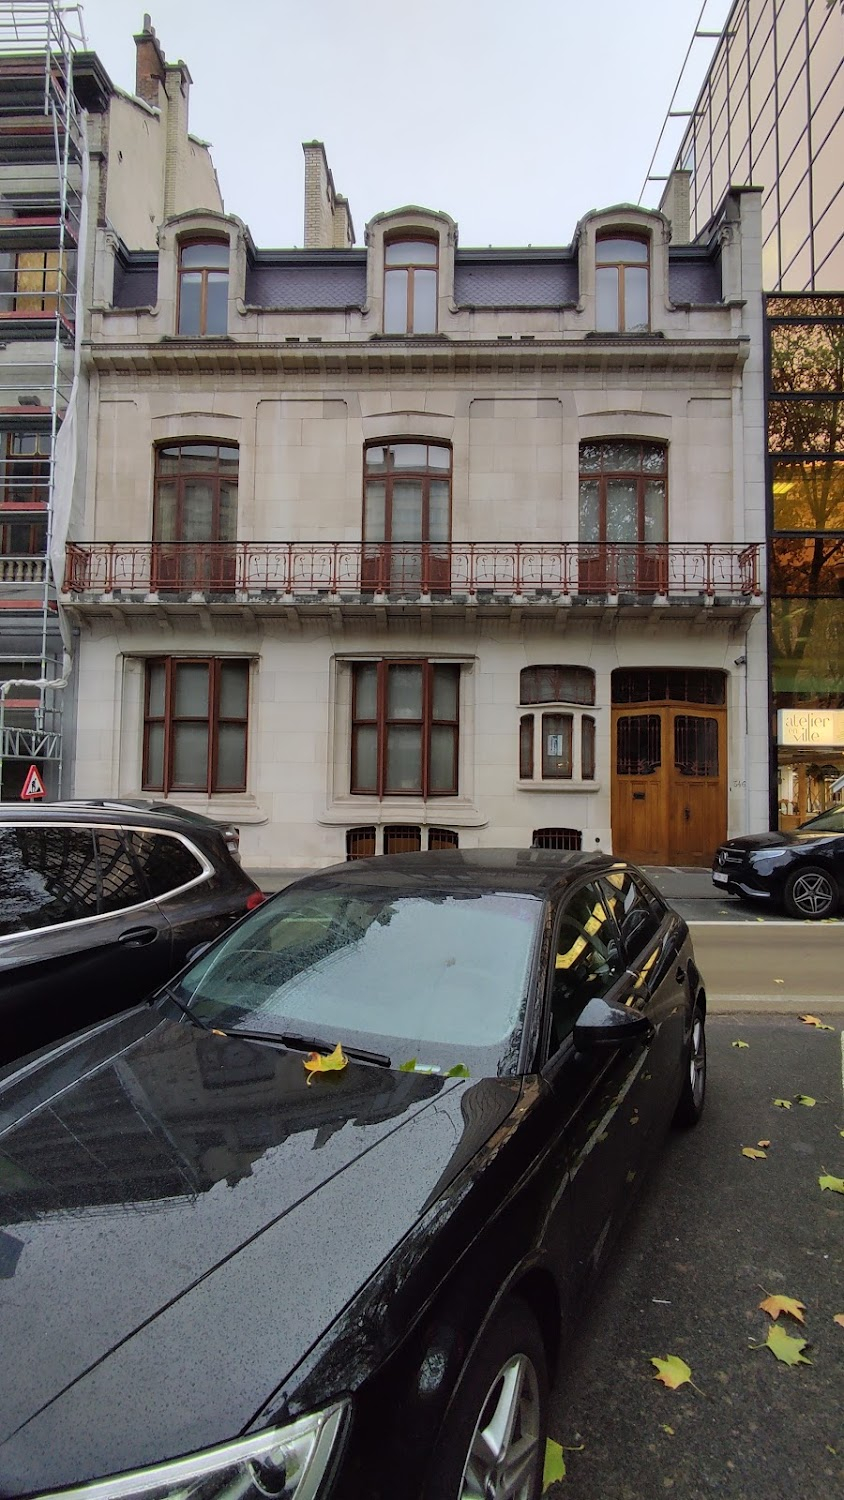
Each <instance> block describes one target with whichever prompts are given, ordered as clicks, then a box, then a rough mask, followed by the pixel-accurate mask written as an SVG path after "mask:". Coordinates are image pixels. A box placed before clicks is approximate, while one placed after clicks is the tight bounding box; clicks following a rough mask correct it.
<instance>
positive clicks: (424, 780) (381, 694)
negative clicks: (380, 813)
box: [350, 657, 461, 799]
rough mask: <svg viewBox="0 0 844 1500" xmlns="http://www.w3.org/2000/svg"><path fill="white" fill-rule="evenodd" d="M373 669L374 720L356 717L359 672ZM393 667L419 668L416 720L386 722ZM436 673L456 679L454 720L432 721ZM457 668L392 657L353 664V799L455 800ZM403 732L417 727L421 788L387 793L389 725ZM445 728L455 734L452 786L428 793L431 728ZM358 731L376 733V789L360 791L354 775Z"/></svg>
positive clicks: (458, 718) (457, 719) (458, 750)
mask: <svg viewBox="0 0 844 1500" xmlns="http://www.w3.org/2000/svg"><path fill="white" fill-rule="evenodd" d="M371 666H374V667H375V668H376V673H377V675H376V705H375V717H374V718H371V717H367V718H364V717H363V716H361V715H359V714H358V704H357V698H358V672H359V669H360V668H362V667H371ZM393 667H421V668H422V710H421V716H420V717H419V718H418V719H407V718H401V719H389V718H388V717H387V679H388V675H389V672H390V669H391V668H393ZM438 670H446V671H449V672H453V673H454V674H455V675H456V679H457V683H456V686H457V693H456V697H457V715H456V717H455V718H454V719H441V718H440V719H435V718H434V717H433V704H434V675H435V673H436V672H437V671H438ZM460 676H461V672H460V665H459V663H458V662H454V663H451V662H432V661H428V660H426V659H422V658H419V657H398V658H395V657H391V658H389V659H386V660H381V661H377V662H363V661H361V662H354V663H353V664H352V721H351V775H350V793H351V795H352V796H355V797H378V798H379V799H380V798H383V797H424V798H428V797H456V796H457V795H458V780H459V773H460ZM394 724H395V725H400V726H401V727H403V728H413V727H416V728H418V730H419V734H420V737H421V752H422V753H421V772H422V775H421V785H420V786H419V787H411V788H405V789H404V790H402V791H392V790H388V789H387V739H388V731H389V729H390V728H391V726H392V725H394ZM438 727H444V728H448V729H452V730H453V731H454V736H453V739H454V760H453V775H452V781H451V786H450V787H449V788H448V789H444V788H441V787H437V788H436V789H435V790H431V789H430V770H431V734H432V730H433V729H434V728H438ZM361 728H367V729H372V728H374V729H375V733H376V785H375V787H374V788H373V787H360V785H359V782H358V772H357V731H358V729H361Z"/></svg>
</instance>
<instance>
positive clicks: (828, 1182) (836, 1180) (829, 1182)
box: [818, 1172, 844, 1193]
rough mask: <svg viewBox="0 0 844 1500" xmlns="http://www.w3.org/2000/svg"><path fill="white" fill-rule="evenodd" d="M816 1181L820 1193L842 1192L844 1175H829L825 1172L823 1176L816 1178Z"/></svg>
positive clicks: (843, 1191)
mask: <svg viewBox="0 0 844 1500" xmlns="http://www.w3.org/2000/svg"><path fill="white" fill-rule="evenodd" d="M818 1182H819V1183H820V1189H821V1192H822V1193H823V1192H830V1193H844V1177H830V1175H829V1173H828V1172H825V1173H824V1175H823V1177H819V1178H818Z"/></svg>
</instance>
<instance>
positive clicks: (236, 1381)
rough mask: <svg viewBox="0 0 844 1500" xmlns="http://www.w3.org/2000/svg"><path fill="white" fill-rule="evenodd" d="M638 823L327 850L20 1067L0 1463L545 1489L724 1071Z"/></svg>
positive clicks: (170, 1485) (251, 1481)
mask: <svg viewBox="0 0 844 1500" xmlns="http://www.w3.org/2000/svg"><path fill="white" fill-rule="evenodd" d="M705 1015H706V998H705V994H704V989H703V985H702V981H701V977H700V975H699V973H698V970H697V968H696V966H695V962H694V956H693V953H692V947H691V943H690V941H689V935H688V931H687V928H686V925H685V923H684V922H683V920H682V919H681V918H680V917H678V916H677V915H675V914H674V913H672V912H671V911H669V910H668V909H667V908H666V907H665V905H664V904H663V902H662V901H661V899H660V897H659V896H658V895H657V893H656V892H655V891H654V890H653V889H652V888H651V887H650V885H649V884H648V883H647V882H646V881H645V879H644V878H643V877H642V876H640V875H639V873H638V872H637V871H635V870H633V869H631V868H630V867H628V866H626V865H624V864H622V863H618V862H613V861H612V860H611V859H609V858H607V857H603V856H601V857H593V856H582V855H565V854H563V855H561V854H555V853H549V852H546V851H540V850H524V851H513V850H503V851H494V850H493V851H481V852H477V853H458V852H454V853H443V854H418V855H405V856H397V857H395V858H392V859H390V858H387V859H378V860H367V861H360V862H358V863H353V864H348V865H345V866H341V867H339V868H336V869H332V870H327V871H324V872H322V873H320V874H318V875H314V876H312V877H309V878H307V879H305V880H303V881H300V882H299V883H297V884H296V885H294V886H290V887H288V888H287V889H286V890H285V891H283V892H281V893H280V894H279V895H278V896H276V897H274V898H273V899H272V900H270V901H268V902H267V903H266V904H265V905H264V906H263V907H261V908H259V909H258V910H257V911H256V912H254V913H253V914H252V915H251V916H250V917H248V918H247V919H246V920H245V921H243V922H241V923H240V924H239V925H238V926H237V927H236V928H234V929H233V930H232V931H231V932H230V933H229V934H227V935H226V936H224V937H223V938H222V939H220V940H219V941H218V942H217V943H215V944H214V945H213V947H211V948H210V949H209V950H208V951H207V952H205V953H204V954H202V955H200V956H199V957H197V958H196V959H195V961H194V963H193V964H192V965H191V966H190V967H189V968H187V969H186V970H184V971H183V972H182V973H181V974H180V975H179V976H178V978H177V979H176V980H175V981H173V983H172V984H171V986H169V987H168V989H167V990H166V991H164V992H162V993H161V994H160V995H159V996H158V997H157V998H156V999H155V1000H154V1001H153V1002H152V1003H150V1004H148V1005H145V1006H141V1007H139V1008H136V1009H135V1010H132V1011H129V1012H127V1013H125V1014H124V1015H123V1016H121V1017H119V1018H117V1019H114V1020H112V1021H109V1022H106V1023H104V1024H103V1025H101V1026H100V1027H99V1028H97V1029H94V1030H91V1031H89V1032H87V1033H85V1034H83V1035H82V1036H81V1037H78V1038H75V1039H74V1040H73V1041H71V1042H67V1043H65V1044H64V1045H63V1046H62V1047H60V1048H58V1049H56V1050H55V1051H53V1052H52V1053H50V1054H49V1055H47V1056H46V1057H44V1058H41V1059H40V1060H38V1061H35V1062H31V1063H30V1064H29V1065H27V1066H24V1067H22V1068H21V1069H20V1070H19V1071H18V1072H16V1073H14V1074H12V1075H11V1076H8V1077H7V1078H6V1080H5V1083H4V1084H2V1085H0V1132H2V1146H0V1151H1V1152H2V1155H0V1205H2V1229H0V1277H5V1278H7V1280H6V1281H5V1284H4V1291H3V1292H2V1296H0V1309H1V1310H2V1325H3V1329H4V1347H5V1348H6V1349H7V1350H10V1351H14V1355H13V1357H10V1358H8V1359H6V1360H4V1361H3V1366H2V1375H0V1495H2V1496H4V1497H11V1496H33V1495H51V1496H54V1495H55V1494H56V1493H57V1492H59V1493H60V1492H64V1491H67V1490H69V1489H72V1494H73V1500H153V1497H154V1500H176V1497H177V1496H179V1497H184V1496H195V1497H202V1500H212V1497H220V1500H222V1497H224V1496H225V1497H231V1496H237V1497H239V1500H261V1497H266V1496H274V1497H277V1500H316V1497H320V1500H322V1497H328V1496H331V1497H335V1500H336V1497H339V1500H352V1497H353V1500H376V1497H382V1500H396V1497H397V1496H401V1497H402V1500H405V1497H407V1500H411V1497H424V1500H473V1497H475V1500H477V1497H483V1500H503V1497H510V1500H536V1497H537V1496H538V1495H539V1493H540V1488H541V1480H542V1465H543V1456H544V1450H545V1440H546V1428H547V1415H548V1390H549V1382H550V1381H551V1380H552V1379H553V1375H554V1370H555V1366H556V1364H557V1361H558V1358H559V1357H560V1354H561V1351H562V1350H563V1349H564V1345H565V1330H566V1326H567V1323H568V1320H569V1319H570V1318H571V1316H572V1314H573V1311H574V1309H575V1307H576V1305H577V1302H578V1300H579V1298H580V1296H581V1293H582V1292H583V1290H584V1288H585V1287H586V1285H587V1284H588V1283H589V1282H590V1281H591V1280H592V1279H593V1278H594V1276H595V1273H596V1271H597V1269H598V1267H599V1266H600V1265H601V1264H602V1262H603V1258H604V1256H605V1254H606V1251H607V1247H608V1246H609V1244H610V1243H611V1241H612V1239H613V1236H614V1234H615V1231H616V1228H617V1226H618V1224H619V1222H620V1220H621V1217H622V1215H623V1213H624V1210H625V1208H626V1206H627V1205H628V1204H629V1202H630V1199H631V1196H632V1192H633V1189H634V1187H635V1184H636V1183H637V1182H638V1180H639V1178H640V1176H641V1174H642V1172H643V1169H644V1167H645V1165H646V1163H647V1160H648V1158H649V1157H650V1155H651V1153H652V1152H653V1150H654V1148H655V1147H656V1146H657V1145H658V1143H659V1141H660V1138H661V1137H662V1135H663V1133H664V1131H665V1129H666V1127H667V1126H668V1124H669V1122H670V1121H671V1120H672V1118H673V1119H674V1120H675V1121H677V1122H679V1123H680V1124H683V1125H691V1124H694V1123H695V1122H696V1121H697V1120H698V1118H699V1117H700V1114H701V1111H702V1108H703V1102H704V1085H705V1059H706V1050H705V1040H704V1022H705Z"/></svg>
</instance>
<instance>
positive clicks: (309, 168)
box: [302, 141, 355, 250]
mask: <svg viewBox="0 0 844 1500" xmlns="http://www.w3.org/2000/svg"><path fill="white" fill-rule="evenodd" d="M302 150H303V151H304V153H305V249H306V250H348V249H349V248H350V246H352V245H353V244H354V243H355V226H354V224H353V223H352V213H351V209H350V208H349V202H348V199H347V198H344V197H343V195H342V193H338V192H336V191H335V188H334V178H333V177H332V175H331V169H330V167H329V165H328V158H327V157H326V154H325V147H324V145H323V144H322V141H303V142H302Z"/></svg>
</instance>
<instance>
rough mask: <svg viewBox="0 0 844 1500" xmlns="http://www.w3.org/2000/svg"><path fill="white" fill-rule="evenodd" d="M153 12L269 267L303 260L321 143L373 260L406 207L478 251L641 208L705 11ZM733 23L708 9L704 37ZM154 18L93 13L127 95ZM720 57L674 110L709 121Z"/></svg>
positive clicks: (701, 54)
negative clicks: (307, 176)
mask: <svg viewBox="0 0 844 1500" xmlns="http://www.w3.org/2000/svg"><path fill="white" fill-rule="evenodd" d="M146 3H147V5H148V7H149V9H150V14H151V18H152V23H153V25H154V27H155V29H156V32H157V35H158V38H159V41H160V43H161V45H162V47H163V49H164V52H165V53H166V56H167V58H168V60H169V61H176V60H177V59H179V58H183V59H184V61H185V62H186V63H187V64H188V67H189V68H190V71H191V76H192V78H193V88H192V91H191V103H190V124H191V130H192V131H193V132H194V133H195V134H197V135H199V136H202V137H203V138H204V139H205V140H208V141H210V142H211V143H212V146H213V156H214V162H215V165H216V167H217V173H218V176H219V179H220V186H221V189H222V193H223V197H224V200H225V205H226V209H227V210H228V211H229V212H231V213H235V214H238V215H239V216H240V218H242V219H244V220H245V221H246V223H247V224H248V225H249V227H250V229H251V231H252V235H253V238H254V239H255V242H256V243H257V244H258V245H260V246H263V247H265V248H269V247H275V246H288V245H301V243H302V217H303V157H302V150H301V142H302V141H305V140H312V139H317V140H322V141H324V142H325V146H326V151H327V154H328V161H329V165H330V166H331V169H332V172H333V174H334V182H335V186H336V188H337V190H338V191H339V192H341V193H345V195H346V196H347V198H348V199H349V202H350V205H351V210H352V216H353V219H354V224H355V231H356V236H357V243H358V244H362V242H363V231H364V225H365V224H366V221H367V219H369V218H371V216H372V215H373V214H374V213H378V212H379V211H381V210H383V209H390V208H398V207H400V206H401V205H402V204H405V203H418V204H422V205H424V206H425V207H427V208H439V209H445V210H446V212H448V213H450V214H451V215H452V216H453V217H454V218H455V219H456V220H457V222H458V225H459V228H460V242H461V244H462V245H463V246H468V245H488V244H494V245H524V244H533V245H554V244H557V245H559V244H567V243H569V241H570V240H571V237H572V233H573V231H574V227H575V224H576V223H577V220H578V219H579V218H580V216H581V215H582V214H583V213H585V212H586V211H587V209H590V208H602V207H605V206H607V205H608V204H611V203H620V202H636V201H637V200H638V197H639V192H640V189H641V186H642V180H643V178H644V176H645V174H646V172H647V169H648V164H649V162H650V158H651V153H652V151H653V149H654V146H655V144H656V140H657V136H658V135H659V131H660V128H661V126H662V123H663V120H664V118H665V112H666V110H667V108H668V105H669V101H670V98H671V94H672V91H673V89H674V86H675V83H676V82H677V79H678V76H679V73H680V69H681V66H682V63H683V59H684V57H685V54H686V50H687V48H688V46H689V42H690V40H691V37H692V33H693V31H694V27H695V23H696V22H697V19H698V16H699V14H700V10H701V3H702V0H146ZM728 10H729V0H707V4H706V8H705V13H704V23H703V24H704V25H705V26H706V27H707V28H708V29H713V30H717V29H719V28H720V27H721V25H722V24H723V22H724V20H725V18H726V15H727V12H728ZM143 12H144V0H85V4H84V23H85V30H86V35H87V42H88V46H89V47H90V48H91V49H92V50H93V51H96V52H98V53H99V55H100V58H101V60H102V62H103V64H104V65H105V68H106V70H107V72H108V73H109V75H110V77H111V79H112V81H113V82H114V83H115V84H117V85H118V86H120V87H121V88H126V89H129V90H133V89H134V82H135V46H134V42H133V40H132V37H133V35H134V33H135V32H136V31H140V29H141V25H142V21H143ZM713 45H714V44H713V43H712V42H704V41H699V42H697V43H696V44H695V49H694V52H693V58H692V61H693V63H695V64H696V67H695V68H694V70H693V73H692V74H690V76H689V80H688V82H687V84H686V88H685V90H684V95H685V97H681V98H680V99H678V101H677V105H676V106H675V107H684V108H689V107H690V106H691V105H692V104H693V103H694V97H695V94H696V92H697V87H698V86H699V83H700V81H701V78H702V76H703V73H704V71H705V68H706V65H707V63H708V61H709V57H710V56H711V50H712V47H713ZM681 129H682V124H681V122H679V121H678V122H674V129H673V134H672V137H671V139H672V142H673V143H674V144H675V145H676V143H677V142H678V140H679V134H678V132H679V131H680V130H681ZM672 155H673V152H672V151H671V150H670V149H666V150H665V152H664V159H663V161H662V163H661V164H660V165H659V166H658V167H657V168H656V169H655V170H661V171H665V170H666V168H667V166H668V165H669V164H670V161H671V157H672ZM658 197H659V188H658V187H655V188H653V189H651V191H650V194H649V196H648V197H646V199H645V200H644V201H646V202H650V203H652V204H654V203H656V202H657V201H658Z"/></svg>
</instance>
